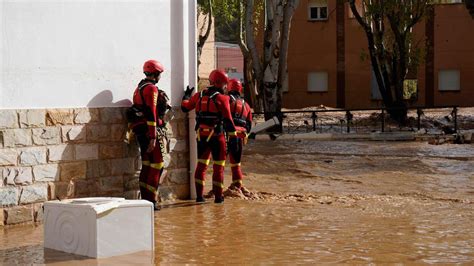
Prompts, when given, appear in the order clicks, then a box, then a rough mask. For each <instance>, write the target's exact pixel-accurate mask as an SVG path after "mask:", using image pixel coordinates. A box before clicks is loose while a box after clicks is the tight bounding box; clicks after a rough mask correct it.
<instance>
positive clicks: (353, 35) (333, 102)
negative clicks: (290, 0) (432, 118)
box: [283, 0, 474, 109]
mask: <svg viewBox="0 0 474 266" xmlns="http://www.w3.org/2000/svg"><path fill="white" fill-rule="evenodd" d="M345 2H346V1H338V0H327V1H325V0H303V1H301V2H300V5H299V7H298V9H297V10H296V12H295V15H294V17H293V21H292V25H291V35H290V45H289V51H288V71H289V72H288V75H289V89H288V91H287V92H284V93H283V107H286V108H302V107H309V106H318V105H321V104H322V105H325V106H331V107H340V108H351V109H353V108H373V107H381V106H382V101H381V100H380V99H381V98H380V93H379V92H378V88H377V87H376V82H375V78H374V77H373V76H372V70H371V65H370V60H369V59H368V48H367V38H366V35H365V33H364V32H363V30H362V28H361V26H360V25H359V24H358V22H357V21H356V19H355V18H353V17H352V12H351V10H350V8H349V5H348V4H347V3H345ZM414 32H415V39H416V41H417V42H418V43H420V47H422V49H423V51H424V52H425V54H426V59H425V60H424V61H423V63H422V64H421V65H420V66H419V67H418V69H417V72H415V73H411V74H410V76H408V77H407V79H409V80H410V81H411V82H412V83H411V84H415V85H414V87H416V90H415V92H414V93H412V94H411V95H410V97H408V98H409V99H407V102H408V103H409V104H410V105H411V106H447V105H457V106H474V19H473V17H471V15H470V14H469V11H468V9H466V6H465V5H464V4H443V5H441V4H440V5H434V6H433V8H432V9H430V11H429V12H428V14H427V16H426V18H425V19H424V20H423V21H421V22H420V23H418V24H417V25H416V27H415V29H414ZM425 43H428V44H430V45H427V46H425ZM364 58H365V59H364Z"/></svg>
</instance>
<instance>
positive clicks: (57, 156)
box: [46, 90, 139, 199]
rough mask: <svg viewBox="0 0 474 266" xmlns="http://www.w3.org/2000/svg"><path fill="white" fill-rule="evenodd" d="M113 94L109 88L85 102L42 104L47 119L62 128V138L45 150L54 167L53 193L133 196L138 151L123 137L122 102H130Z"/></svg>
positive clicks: (124, 132) (125, 125)
mask: <svg viewBox="0 0 474 266" xmlns="http://www.w3.org/2000/svg"><path fill="white" fill-rule="evenodd" d="M132 93H133V91H131V92H130V96H131V95H132ZM113 99H114V97H113V93H112V91H110V90H104V91H102V92H100V93H98V94H97V95H96V96H94V97H93V98H92V99H91V100H90V101H89V103H88V104H87V107H85V108H75V109H54V110H47V112H46V122H47V125H48V126H56V127H60V130H59V131H60V132H61V133H60V134H61V143H60V144H59V145H55V146H52V147H49V151H48V160H49V163H54V164H57V168H58V175H59V176H58V178H57V179H56V180H57V182H55V184H54V185H55V189H54V190H55V198H59V199H63V198H73V197H96V196H111V197H124V196H125V197H127V198H136V190H138V180H136V178H135V177H136V173H137V171H138V170H139V156H138V155H139V151H138V147H137V145H135V144H134V143H132V145H128V144H127V143H125V142H124V139H125V134H126V131H127V122H126V120H125V115H124V112H125V109H126V108H127V107H125V106H130V105H131V104H132V102H131V101H130V100H129V99H123V100H120V101H117V102H114V101H113Z"/></svg>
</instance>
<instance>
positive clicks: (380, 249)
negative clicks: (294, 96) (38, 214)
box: [0, 141, 474, 265]
mask: <svg viewBox="0 0 474 266" xmlns="http://www.w3.org/2000/svg"><path fill="white" fill-rule="evenodd" d="M269 147H270V148H269ZM245 153H246V155H245V156H244V161H243V163H242V165H243V172H244V176H245V177H246V179H245V180H244V185H245V186H246V187H247V188H248V189H249V190H250V191H252V192H253V193H252V196H251V197H241V198H229V197H228V198H226V200H225V203H224V204H223V205H216V204H214V203H206V204H202V205H196V204H194V203H193V202H191V201H189V202H176V203H170V204H167V205H165V206H164V208H163V209H162V210H161V211H160V212H156V213H155V252H154V254H153V256H152V257H153V259H151V258H150V256H149V255H148V254H132V255H128V256H123V257H116V258H111V259H107V260H92V259H88V258H84V257H80V256H73V255H68V254H64V253H60V252H52V251H46V252H45V251H44V250H43V246H42V242H43V240H42V239H43V236H42V234H43V229H42V228H43V227H42V226H31V225H29V226H17V227H10V228H7V229H3V231H0V264H5V265H9V264H14V263H27V264H31V263H40V264H41V263H57V264H70V263H71V261H72V260H77V261H75V262H77V263H78V264H79V263H80V264H81V265H82V264H83V263H86V264H90V265H96V264H102V263H105V264H107V263H148V262H151V261H152V260H153V262H154V263H164V264H171V263H173V264H174V263H209V264H210V263H220V264H223V263H226V264H231V263H232V264H252V263H275V264H290V263H291V264H294V263H300V264H314V263H391V262H404V263H473V262H474V223H473V221H474V145H472V144H471V145H451V144H446V145H440V146H432V145H428V144H426V143H423V142H344V141H323V142H318V141H275V142H269V141H259V142H253V143H251V144H249V145H248V146H247V147H246V150H245ZM226 170H227V171H228V169H226ZM226 174H227V175H226V184H228V183H230V176H229V175H228V174H229V172H226ZM210 183H211V182H207V184H210ZM208 202H212V200H208Z"/></svg>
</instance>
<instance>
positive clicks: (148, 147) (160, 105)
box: [130, 60, 169, 210]
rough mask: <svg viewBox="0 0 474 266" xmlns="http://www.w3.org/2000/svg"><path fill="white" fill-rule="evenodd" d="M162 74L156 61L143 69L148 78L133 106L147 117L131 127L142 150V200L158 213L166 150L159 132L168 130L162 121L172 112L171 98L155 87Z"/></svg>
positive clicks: (136, 90)
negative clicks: (157, 202) (148, 202)
mask: <svg viewBox="0 0 474 266" xmlns="http://www.w3.org/2000/svg"><path fill="white" fill-rule="evenodd" d="M163 71H164V67H163V65H162V64H161V63H160V62H158V61H156V60H148V61H146V62H145V64H144V65H143V72H144V74H145V76H146V77H145V78H144V79H142V80H141V81H140V82H139V83H138V87H137V88H136V89H135V92H134V93H133V104H134V105H135V106H138V107H141V110H143V114H144V117H143V118H142V119H139V120H138V121H137V122H135V123H133V124H130V127H131V128H132V130H133V132H134V133H135V136H136V139H137V141H138V144H139V146H140V154H141V159H142V169H141V171H140V177H139V186H140V193H141V197H142V199H145V200H148V201H151V202H152V203H153V204H154V206H155V210H159V206H158V205H157V204H156V196H157V192H158V186H159V183H160V177H161V174H162V173H163V166H164V163H163V154H162V152H163V151H162V148H163V146H162V143H161V141H160V140H158V141H157V129H160V127H161V128H164V127H165V126H166V124H165V122H164V121H163V118H164V115H165V113H166V111H167V110H168V108H169V105H168V96H167V95H166V93H165V92H164V91H162V90H160V89H158V87H157V86H156V84H157V83H158V81H159V80H160V75H161V73H162V72H163Z"/></svg>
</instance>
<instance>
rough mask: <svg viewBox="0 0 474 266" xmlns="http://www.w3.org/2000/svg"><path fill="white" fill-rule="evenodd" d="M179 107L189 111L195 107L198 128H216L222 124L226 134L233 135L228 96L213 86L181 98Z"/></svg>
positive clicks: (233, 129)
mask: <svg viewBox="0 0 474 266" xmlns="http://www.w3.org/2000/svg"><path fill="white" fill-rule="evenodd" d="M181 109H182V110H183V111H184V112H189V111H191V110H193V109H196V120H197V125H196V126H197V127H198V128H210V127H213V128H216V129H217V132H216V133H220V132H219V127H220V126H221V125H223V127H224V129H225V131H226V132H227V133H228V135H230V136H232V135H234V136H235V125H234V122H233V121H232V115H231V113H230V105H229V97H227V96H226V95H224V94H222V93H221V91H220V90H219V89H217V88H215V87H209V88H207V89H205V90H203V91H201V92H197V93H195V94H194V95H193V96H191V98H189V99H187V98H183V101H182V102H181Z"/></svg>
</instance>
